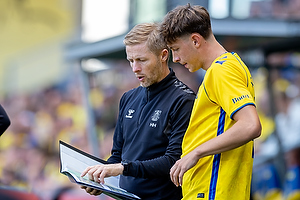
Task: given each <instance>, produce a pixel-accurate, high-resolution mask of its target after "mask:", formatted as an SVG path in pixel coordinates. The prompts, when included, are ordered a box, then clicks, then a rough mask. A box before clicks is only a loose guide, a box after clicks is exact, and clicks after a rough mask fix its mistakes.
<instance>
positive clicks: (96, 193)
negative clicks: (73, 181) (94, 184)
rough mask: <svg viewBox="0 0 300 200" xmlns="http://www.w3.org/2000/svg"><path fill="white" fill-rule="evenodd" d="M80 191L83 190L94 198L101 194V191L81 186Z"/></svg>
mask: <svg viewBox="0 0 300 200" xmlns="http://www.w3.org/2000/svg"><path fill="white" fill-rule="evenodd" d="M81 189H84V190H85V191H86V192H87V193H89V194H90V195H94V196H98V195H100V194H102V191H101V190H96V189H94V188H90V187H86V186H81Z"/></svg>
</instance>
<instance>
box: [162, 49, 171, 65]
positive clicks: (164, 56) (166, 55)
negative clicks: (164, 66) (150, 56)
mask: <svg viewBox="0 0 300 200" xmlns="http://www.w3.org/2000/svg"><path fill="white" fill-rule="evenodd" d="M168 58H169V51H168V50H167V49H163V50H162V51H161V60H162V61H163V62H166V61H167V60H168Z"/></svg>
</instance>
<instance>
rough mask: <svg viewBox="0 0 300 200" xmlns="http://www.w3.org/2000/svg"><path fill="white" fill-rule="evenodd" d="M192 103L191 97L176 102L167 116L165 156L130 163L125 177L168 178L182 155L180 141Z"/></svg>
mask: <svg viewBox="0 0 300 200" xmlns="http://www.w3.org/2000/svg"><path fill="white" fill-rule="evenodd" d="M193 103H194V96H192V95H191V96H190V98H181V100H178V101H176V105H175V106H174V107H173V111H172V112H171V114H170V116H169V127H168V128H166V129H165V134H167V136H168V138H169V145H168V147H167V149H166V153H165V155H163V156H161V157H158V158H155V159H151V160H146V161H132V162H131V166H130V167H129V172H128V174H126V175H127V176H133V177H141V178H153V177H162V176H169V173H170V169H171V167H172V166H173V165H174V164H175V162H176V161H177V160H178V159H180V156H181V154H182V150H181V144H182V139H183V136H184V133H185V131H186V129H187V127H188V124H189V119H190V115H191V111H192V107H193Z"/></svg>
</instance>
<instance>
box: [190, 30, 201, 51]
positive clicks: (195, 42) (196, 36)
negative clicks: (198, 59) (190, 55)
mask: <svg viewBox="0 0 300 200" xmlns="http://www.w3.org/2000/svg"><path fill="white" fill-rule="evenodd" d="M191 40H192V42H193V45H194V46H195V47H196V48H198V47H200V46H201V43H202V41H203V40H204V38H203V37H202V36H201V35H200V34H199V33H192V34H191Z"/></svg>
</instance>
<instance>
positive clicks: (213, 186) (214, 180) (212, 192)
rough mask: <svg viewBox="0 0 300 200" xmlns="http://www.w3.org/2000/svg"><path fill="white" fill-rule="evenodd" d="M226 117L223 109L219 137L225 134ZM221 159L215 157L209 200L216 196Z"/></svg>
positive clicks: (217, 156) (218, 156) (221, 110)
mask: <svg viewBox="0 0 300 200" xmlns="http://www.w3.org/2000/svg"><path fill="white" fill-rule="evenodd" d="M225 115H226V113H225V111H224V110H223V109H222V108H221V109H220V116H219V124H218V132H217V136H218V135H221V134H222V133H223V132H224V124H225ZM220 159H221V154H216V155H214V161H213V166H212V175H211V181H210V186H209V197H208V199H209V200H214V199H215V196H216V187H217V180H218V173H219V166H220Z"/></svg>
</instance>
